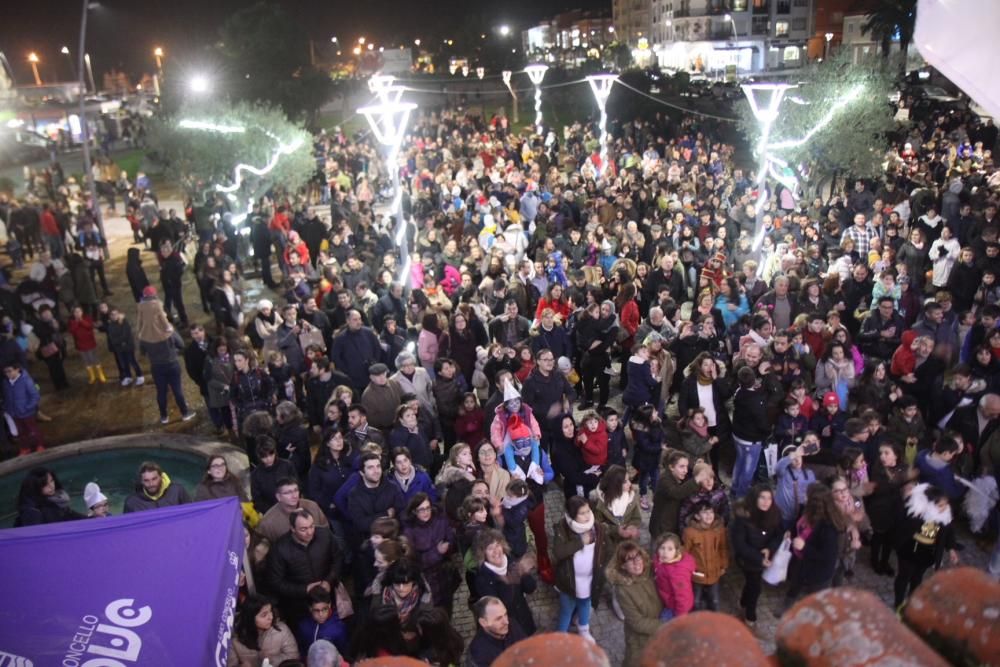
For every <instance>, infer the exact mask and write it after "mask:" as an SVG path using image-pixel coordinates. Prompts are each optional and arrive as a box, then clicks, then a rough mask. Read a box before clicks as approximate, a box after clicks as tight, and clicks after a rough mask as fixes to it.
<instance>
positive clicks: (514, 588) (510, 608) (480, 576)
mask: <svg viewBox="0 0 1000 667" xmlns="http://www.w3.org/2000/svg"><path fill="white" fill-rule="evenodd" d="M508 563H509V564H508V566H507V568H508V569H507V575H506V576H504V577H501V576H500V575H499V574H497V573H496V572H494V571H493V570H491V569H489V568H488V567H486V565H485V564H483V565H480V566H479V569H477V570H476V573H475V585H474V586H473V588H474V589H475V591H476V593H477V594H478V595H479V596H483V595H492V596H493V597H495V598H499V599H500V601H501V602H503V604H504V606H505V607H507V613H508V614H509V615H510V620H511V625H512V626H513V622H515V621H516V622H517V624H518V625H520V626H521V627H522V628H524V629H525V632H527V633H528V634H529V635H533V634H535V630H536V626H535V618H534V616H532V614H531V608H530V607H529V606H528V600H527V598H525V596H526V595H531V594H532V593H534V592H535V589H537V588H538V583H537V582H536V581H535V578H534V577H532V576H531V575H530V574H526V575H519V574H517V573H516V572H514V571H513V570H515V569H516V567H517V566H516V564H515V562H514V560H513V559H510V560H509V561H508Z"/></svg>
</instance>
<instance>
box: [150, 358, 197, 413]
mask: <svg viewBox="0 0 1000 667" xmlns="http://www.w3.org/2000/svg"><path fill="white" fill-rule="evenodd" d="M150 370H152V371H153V382H154V383H155V384H156V405H157V406H158V407H159V408H160V419H165V418H166V416H167V391H168V390H169V391H170V392H172V393H173V395H174V400H175V401H176V402H177V407H178V408H179V409H180V411H181V414H182V415H186V414H187V413H188V405H187V401H185V400H184V391H183V390H182V388H181V367H180V364H178V363H177V362H174V363H172V364H155V365H153V366H152V367H151V369H150Z"/></svg>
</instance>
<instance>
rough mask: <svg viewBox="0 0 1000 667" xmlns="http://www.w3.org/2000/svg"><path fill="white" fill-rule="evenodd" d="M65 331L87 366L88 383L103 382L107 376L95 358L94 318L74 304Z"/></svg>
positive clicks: (106, 379)
mask: <svg viewBox="0 0 1000 667" xmlns="http://www.w3.org/2000/svg"><path fill="white" fill-rule="evenodd" d="M66 329H67V331H69V334H70V335H71V336H72V337H73V342H74V343H75V344H76V350H77V352H79V353H80V358H81V359H83V365H84V366H86V367H87V376H88V377H89V379H90V384H94V383H95V382H97V381H100V382H101V384H104V383H105V382H107V381H108V378H107V377H105V375H104V368H103V367H102V366H101V363H100V361H99V360H98V359H97V336H95V335H94V320H92V319H91V318H90V316H89V315H84V313H83V308H81V307H80V306H74V308H73V317H72V318H70V321H69V324H67V325H66Z"/></svg>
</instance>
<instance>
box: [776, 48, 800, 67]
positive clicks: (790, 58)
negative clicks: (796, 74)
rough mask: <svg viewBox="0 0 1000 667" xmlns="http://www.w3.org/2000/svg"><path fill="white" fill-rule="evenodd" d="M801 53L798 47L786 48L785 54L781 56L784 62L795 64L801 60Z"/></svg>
mask: <svg viewBox="0 0 1000 667" xmlns="http://www.w3.org/2000/svg"><path fill="white" fill-rule="evenodd" d="M800 53H801V51H800V50H799V47H797V46H786V47H785V50H784V52H783V53H782V54H781V58H782V60H784V61H785V62H786V63H788V62H795V61H797V60H798V59H799V55H800Z"/></svg>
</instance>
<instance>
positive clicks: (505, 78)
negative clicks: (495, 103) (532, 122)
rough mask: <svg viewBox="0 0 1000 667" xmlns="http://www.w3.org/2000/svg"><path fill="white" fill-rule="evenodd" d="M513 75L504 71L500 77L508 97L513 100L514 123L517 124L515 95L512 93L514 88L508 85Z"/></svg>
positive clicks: (508, 71)
mask: <svg viewBox="0 0 1000 667" xmlns="http://www.w3.org/2000/svg"><path fill="white" fill-rule="evenodd" d="M513 75H514V73H513V72H511V71H510V70H509V69H505V70H504V71H503V72H502V73H501V76H502V77H503V83H504V85H505V86H507V90H509V91H510V96H511V97H512V98H514V123H515V124H517V123H518V117H517V115H518V114H517V93H515V92H514V88H513V87H512V86H511V85H510V78H511V77H512V76H513Z"/></svg>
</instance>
